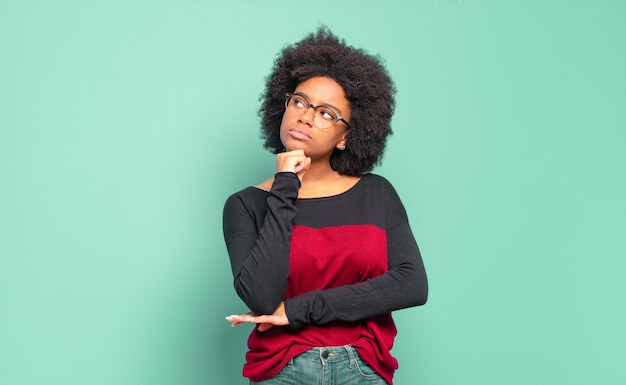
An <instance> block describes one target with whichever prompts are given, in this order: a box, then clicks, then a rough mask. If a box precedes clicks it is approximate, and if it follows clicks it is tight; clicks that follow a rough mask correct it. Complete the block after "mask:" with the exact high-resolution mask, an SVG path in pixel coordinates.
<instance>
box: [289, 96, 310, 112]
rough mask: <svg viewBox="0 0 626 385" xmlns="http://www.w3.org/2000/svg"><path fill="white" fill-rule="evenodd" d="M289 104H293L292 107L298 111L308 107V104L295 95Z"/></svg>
mask: <svg viewBox="0 0 626 385" xmlns="http://www.w3.org/2000/svg"><path fill="white" fill-rule="evenodd" d="M291 104H293V106H294V107H296V108H298V109H304V108H306V106H307V105H308V103H307V102H306V100H304V98H303V97H301V96H297V95H294V96H293V97H292V98H291Z"/></svg>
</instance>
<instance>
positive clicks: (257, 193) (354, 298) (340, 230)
mask: <svg viewBox="0 0 626 385" xmlns="http://www.w3.org/2000/svg"><path fill="white" fill-rule="evenodd" d="M299 187H300V180H299V179H298V177H297V176H296V175H295V174H294V173H290V172H283V173H277V174H276V176H275V180H274V183H273V185H272V187H271V189H270V191H269V192H268V191H264V190H261V189H258V188H255V187H248V188H246V189H244V190H242V191H239V192H237V193H235V194H233V195H231V196H230V197H229V198H228V200H227V201H226V204H225V206H224V217H223V218H224V222H223V225H224V238H225V241H226V246H227V250H228V253H229V256H230V261H231V267H232V272H233V277H234V286H235V290H236V291H237V293H238V295H239V297H240V298H241V299H242V300H243V302H244V303H245V304H246V305H247V306H248V307H249V309H250V310H251V311H252V312H253V313H255V314H258V315H261V314H272V313H273V312H274V310H275V309H276V308H277V307H278V305H279V303H280V302H281V301H284V305H285V313H286V315H287V318H288V320H289V326H285V327H276V326H275V327H273V328H271V329H269V330H268V331H265V332H258V331H257V330H256V329H253V331H252V333H251V334H250V337H249V338H248V348H249V351H248V352H247V353H246V363H245V365H244V368H243V375H244V376H245V377H248V378H249V379H250V380H251V381H254V382H258V381H262V380H264V379H267V378H270V377H272V376H273V375H275V374H277V373H278V372H279V371H280V370H281V369H282V368H283V366H284V365H285V364H286V363H287V362H288V361H289V360H290V359H291V358H293V357H295V356H297V355H298V354H301V353H303V352H305V351H307V350H309V349H311V348H312V347H323V346H341V345H346V344H350V345H352V346H353V347H354V348H355V349H356V350H357V352H358V353H359V356H360V357H361V358H362V359H363V360H364V361H365V362H367V363H368V364H369V365H370V366H371V367H372V368H373V369H374V370H375V371H376V372H377V373H379V374H380V375H381V377H382V378H383V379H385V381H386V382H388V383H389V384H392V378H393V372H394V371H395V370H396V369H397V367H398V363H397V361H396V359H395V358H394V357H393V356H392V355H391V353H390V350H391V348H392V347H393V340H394V338H395V336H396V328H395V325H394V322H393V320H392V317H391V312H392V311H394V310H398V309H402V308H406V307H411V306H418V305H422V304H424V303H425V302H426V299H427V295H428V284H427V278H426V273H425V269H424V265H423V262H422V258H421V255H420V252H419V248H418V246H417V243H416V241H415V238H414V237H413V234H412V231H411V228H410V226H409V222H408V219H407V215H406V211H405V209H404V206H403V205H402V202H401V201H400V198H399V197H398V195H397V193H396V191H395V189H394V188H393V187H392V185H391V184H390V183H389V182H388V181H387V180H386V179H385V178H383V177H381V176H378V175H375V174H365V175H364V176H363V177H362V178H361V179H360V180H359V181H358V182H357V183H356V184H355V185H354V186H353V187H352V188H350V189H349V190H347V191H345V192H344V193H341V194H338V195H334V196H330V197H322V198H307V199H298V198H297V195H298V189H299Z"/></svg>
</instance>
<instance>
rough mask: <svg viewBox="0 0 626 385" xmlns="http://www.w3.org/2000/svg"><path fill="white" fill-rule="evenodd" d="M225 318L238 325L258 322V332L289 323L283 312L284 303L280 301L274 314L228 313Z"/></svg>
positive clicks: (232, 324)
mask: <svg viewBox="0 0 626 385" xmlns="http://www.w3.org/2000/svg"><path fill="white" fill-rule="evenodd" d="M226 320H227V321H229V322H231V326H239V325H241V324H243V323H246V322H249V323H255V324H259V326H258V327H257V330H258V331H260V332H264V331H266V330H269V329H271V328H273V327H274V326H285V325H289V320H288V319H287V315H286V314H285V303H284V302H281V303H280V304H279V305H278V307H277V308H276V310H275V311H274V314H272V315H259V316H257V315H255V314H254V313H245V314H240V315H229V316H228V317H226Z"/></svg>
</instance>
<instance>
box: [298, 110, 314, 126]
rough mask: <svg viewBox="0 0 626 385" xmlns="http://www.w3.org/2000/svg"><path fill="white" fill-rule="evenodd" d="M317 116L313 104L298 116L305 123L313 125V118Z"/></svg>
mask: <svg viewBox="0 0 626 385" xmlns="http://www.w3.org/2000/svg"><path fill="white" fill-rule="evenodd" d="M314 118H315V109H314V108H313V107H312V106H309V108H307V109H306V111H304V113H303V114H302V115H300V117H299V118H298V120H299V121H300V122H302V123H304V124H308V125H309V126H312V125H313V119H314Z"/></svg>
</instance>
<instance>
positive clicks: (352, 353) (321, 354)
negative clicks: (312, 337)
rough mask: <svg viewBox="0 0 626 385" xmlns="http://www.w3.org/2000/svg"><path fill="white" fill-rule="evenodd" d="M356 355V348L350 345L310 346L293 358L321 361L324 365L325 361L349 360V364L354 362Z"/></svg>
mask: <svg viewBox="0 0 626 385" xmlns="http://www.w3.org/2000/svg"><path fill="white" fill-rule="evenodd" d="M356 357H357V353H356V350H354V348H353V347H352V346H350V345H344V346H325V347H316V348H312V349H311V350H307V351H306V352H304V353H302V354H300V355H299V356H297V357H294V359H296V360H308V361H316V362H321V363H322V365H326V364H327V363H331V362H340V361H350V364H354V363H355V361H356Z"/></svg>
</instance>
